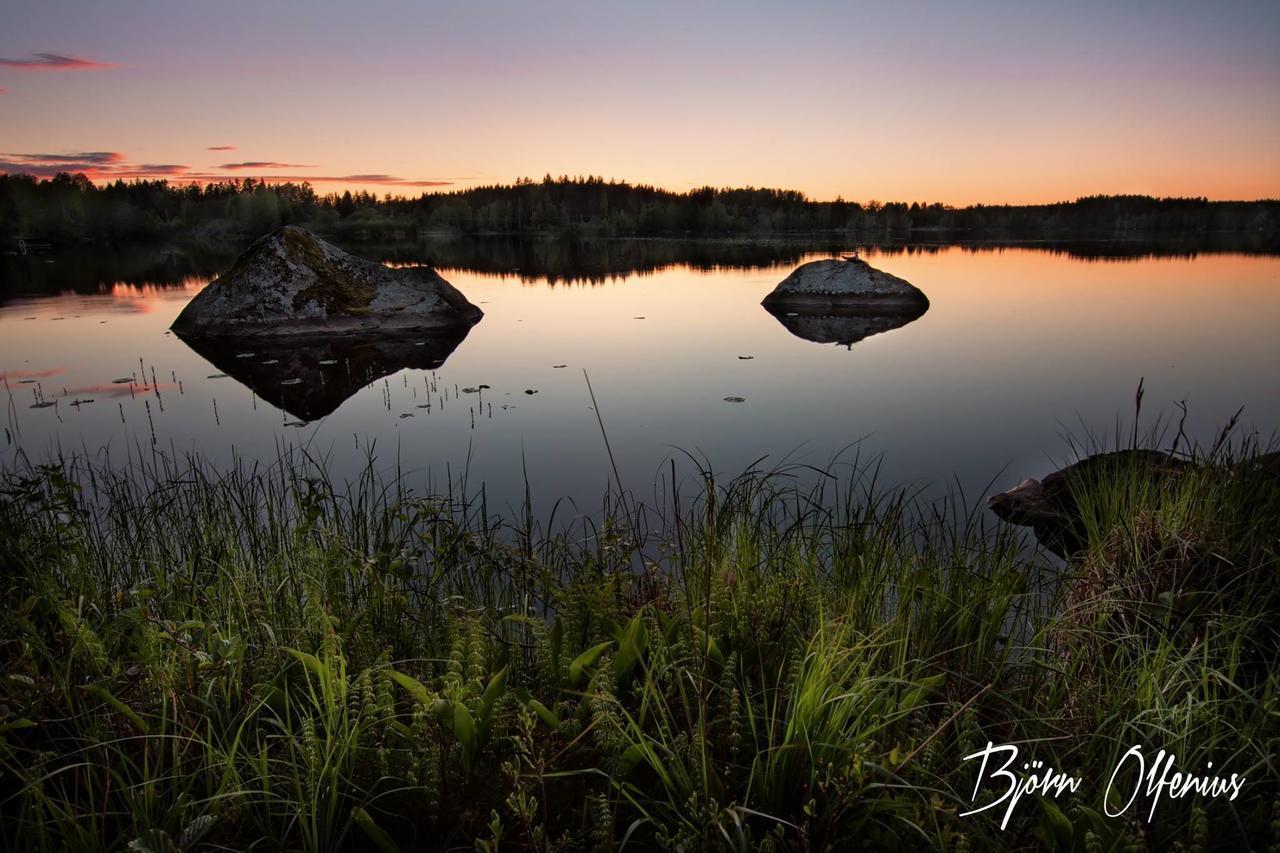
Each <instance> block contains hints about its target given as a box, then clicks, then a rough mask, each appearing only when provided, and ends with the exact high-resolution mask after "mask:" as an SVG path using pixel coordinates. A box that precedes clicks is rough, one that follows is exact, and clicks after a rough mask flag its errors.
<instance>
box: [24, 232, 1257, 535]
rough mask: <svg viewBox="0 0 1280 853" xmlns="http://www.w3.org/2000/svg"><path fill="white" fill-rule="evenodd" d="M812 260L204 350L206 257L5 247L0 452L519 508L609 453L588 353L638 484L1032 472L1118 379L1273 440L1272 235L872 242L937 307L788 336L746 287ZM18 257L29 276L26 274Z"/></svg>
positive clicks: (571, 486) (795, 321) (590, 492)
mask: <svg viewBox="0 0 1280 853" xmlns="http://www.w3.org/2000/svg"><path fill="white" fill-rule="evenodd" d="M826 256H828V255H827V254H825V253H822V254H819V253H811V254H808V255H803V256H800V257H798V258H797V257H795V256H794V255H789V256H787V257H786V258H785V259H784V260H782V261H780V262H776V263H771V262H768V261H765V262H759V261H753V262H751V264H752V265H750V266H745V267H744V266H726V267H721V268H714V267H710V266H708V265H702V264H700V265H699V267H698V268H694V267H692V266H689V265H684V264H674V265H669V266H665V267H659V268H658V269H650V270H646V271H644V272H638V273H631V274H628V273H625V272H624V273H619V274H615V275H608V276H597V277H595V278H594V280H595V281H596V282H597V283H581V284H574V283H566V282H565V281H564V279H563V278H562V277H559V276H557V277H555V280H554V281H553V280H551V279H548V278H547V277H545V276H540V275H537V274H531V273H528V272H519V271H514V272H510V273H505V274H498V273H492V272H478V271H475V269H462V268H442V269H441V272H442V273H443V274H444V275H445V277H446V278H448V279H449V280H450V281H451V282H452V283H453V284H454V285H456V286H457V287H459V288H460V289H461V290H462V291H463V292H464V293H465V294H466V295H467V296H468V298H470V299H471V301H473V302H475V303H477V304H480V306H481V307H482V308H483V309H484V311H485V317H484V319H483V320H482V321H481V322H480V323H479V324H478V325H477V326H475V327H474V328H473V329H472V330H471V331H470V333H469V334H468V335H467V336H466V337H465V339H463V340H461V341H460V342H456V341H450V342H443V343H441V342H436V341H422V342H419V343H420V344H421V346H420V347H419V348H418V349H417V350H416V351H415V350H414V349H413V347H410V348H409V349H408V350H407V351H406V350H405V348H404V347H403V346H402V347H400V348H399V349H398V350H397V349H395V348H391V349H389V350H385V349H384V350H383V351H369V350H365V351H358V352H352V351H347V350H344V351H328V350H325V351H315V352H301V353H299V352H292V351H290V352H281V351H265V350H264V351H263V352H254V349H255V347H254V346H252V345H248V346H246V347H245V348H244V349H243V351H232V352H229V353H220V354H216V355H215V356H214V357H213V360H212V361H211V360H209V359H207V358H206V357H205V356H202V355H200V354H198V353H197V352H195V351H193V350H192V349H191V348H190V347H189V346H188V345H187V344H185V343H183V342H182V341H181V340H179V339H178V338H176V337H174V336H173V335H171V334H169V333H168V331H167V330H168V327H169V324H170V323H171V322H172V321H173V319H174V317H175V316H176V315H177V314H178V312H179V311H180V310H181V309H182V307H183V306H184V305H185V304H186V302H187V301H188V300H189V299H190V298H191V297H192V295H194V294H195V293H196V292H198V291H199V290H200V288H201V287H203V286H204V285H205V283H206V281H207V280H208V279H209V278H211V277H212V276H213V274H214V272H216V269H211V270H209V271H208V272H206V273H204V274H201V275H191V276H190V277H188V278H186V279H185V280H183V281H181V283H180V284H167V285H155V284H151V283H149V282H148V281H147V280H145V277H144V278H139V277H137V276H136V275H135V276H134V277H132V278H129V277H124V278H123V279H122V280H119V281H114V280H113V278H112V276H111V272H110V267H109V265H106V266H104V268H103V269H104V271H103V272H101V273H100V274H99V275H100V283H99V284H98V285H95V286H93V287H91V288H86V287H85V286H84V282H83V281H80V280H77V281H75V282H74V283H72V282H70V281H68V282H67V285H66V288H65V289H64V288H62V287H61V286H60V285H59V272H58V270H59V267H58V263H59V259H58V258H57V257H56V256H52V257H47V258H35V259H30V260H26V259H24V260H22V261H21V262H20V263H22V264H38V265H42V266H41V267H40V268H39V269H38V270H36V271H35V272H36V273H38V275H34V274H33V271H32V270H26V271H25V272H23V271H22V270H20V269H19V268H18V267H15V266H12V265H11V266H9V267H7V269H8V270H9V271H10V272H9V274H8V281H6V282H0V299H2V300H3V303H2V304H0V370H2V371H3V373H4V377H5V386H6V387H7V393H8V399H7V401H5V402H6V404H7V416H6V418H5V420H4V423H5V425H6V428H7V430H8V432H7V433H6V435H5V437H4V438H5V440H4V443H3V444H2V445H0V462H11V461H12V460H13V459H14V458H15V456H16V455H17V454H18V453H20V452H25V453H26V454H27V455H28V456H30V457H32V458H33V459H37V460H39V459H41V458H44V457H47V456H48V454H50V453H51V452H56V451H57V450H59V449H61V450H63V451H71V450H88V451H91V452H97V451H100V450H101V449H103V448H108V449H109V453H110V456H111V458H112V459H113V460H117V461H120V462H123V461H124V460H125V459H126V458H127V456H128V453H129V452H130V451H132V452H133V453H135V454H136V453H137V452H138V450H139V449H141V450H142V452H144V453H150V452H152V449H153V447H154V448H155V449H156V450H158V451H160V452H164V453H183V452H187V451H196V452H199V453H201V454H203V455H205V456H207V457H210V458H212V459H214V460H225V459H227V458H228V457H229V456H230V455H231V454H232V453H233V452H236V453H239V454H243V455H246V456H249V457H253V458H261V459H264V460H272V459H274V458H276V455H277V451H278V448H279V447H280V446H281V445H282V444H285V445H287V444H296V445H306V446H307V447H308V448H309V449H310V450H311V451H312V452H313V453H315V454H317V455H327V456H328V457H329V459H330V462H331V465H332V466H333V468H334V469H335V471H337V472H338V473H340V474H341V473H349V472H352V471H354V470H355V468H356V467H357V466H358V465H359V464H361V462H362V461H363V459H364V455H365V454H366V453H367V452H369V450H370V448H373V452H375V453H376V455H377V458H378V460H379V464H380V465H383V466H385V467H387V468H388V469H389V468H390V467H392V466H394V465H395V464H397V461H398V464H399V466H400V467H401V468H403V469H404V470H406V471H408V472H409V473H410V476H411V477H412V478H413V479H414V480H415V482H416V483H417V484H419V486H420V487H422V488H426V487H428V486H429V485H434V486H436V487H437V488H439V487H441V486H443V484H444V482H445V478H446V477H452V478H454V479H455V480H456V479H457V478H458V477H459V476H461V475H462V474H463V473H464V472H465V474H466V476H467V478H468V484H469V488H470V489H471V490H475V489H476V488H478V487H479V484H480V483H484V484H485V488H486V491H487V495H488V498H489V501H490V506H491V507H496V508H501V507H503V506H504V505H507V504H518V503H519V501H520V500H521V498H522V496H523V493H524V483H525V477H526V474H527V477H528V480H529V483H530V486H531V488H532V490H533V493H534V496H535V502H536V503H537V504H538V505H539V506H540V507H543V508H544V509H545V508H549V506H550V504H551V503H552V502H553V501H554V499H556V498H559V497H562V496H567V497H571V498H573V499H574V500H575V501H577V503H578V505H579V507H580V508H582V509H584V510H588V509H592V508H594V507H596V506H598V501H599V498H600V497H601V495H602V493H603V492H604V491H605V489H606V488H607V487H608V484H609V481H610V476H611V470H610V465H609V459H608V456H607V454H606V449H605V444H604V441H603V439H602V437H601V432H600V426H599V424H598V422H597V413H596V411H595V410H594V409H593V408H592V404H591V398H590V395H589V393H588V387H587V383H586V380H585V378H584V371H585V372H586V374H587V375H588V376H589V377H590V382H591V385H592V387H593V388H594V390H595V396H596V400H597V402H598V404H599V408H600V412H599V414H600V415H601V417H602V418H603V420H604V424H605V427H606V429H607V432H608V437H609V441H610V443H611V445H612V448H613V452H614V456H615V457H616V460H617V463H618V469H619V473H620V475H621V478H622V481H623V485H624V486H625V487H626V488H628V489H631V490H632V491H635V492H637V493H639V494H640V496H641V497H642V498H647V497H650V496H652V494H653V488H654V484H655V482H656V480H657V478H658V476H659V474H660V473H665V472H666V471H667V470H668V467H667V466H668V464H669V463H668V462H667V460H669V459H670V458H672V456H673V454H674V455H676V456H677V458H682V457H681V456H680V455H679V454H678V449H683V450H687V451H689V452H692V453H694V454H697V455H704V456H705V457H706V458H707V459H708V460H709V461H710V463H711V464H712V465H713V466H714V468H715V469H716V471H717V472H720V473H725V474H731V473H737V472H738V471H740V470H741V469H742V468H743V467H745V466H746V465H748V464H750V463H751V462H753V461H755V460H757V459H760V458H762V457H767V459H766V462H765V463H764V464H766V465H770V464H776V463H781V462H783V461H788V462H798V463H808V464H813V465H818V466H825V465H827V464H828V462H829V461H830V460H831V459H832V457H833V456H834V455H835V454H837V453H838V452H839V451H840V450H841V449H842V448H846V447H847V446H848V445H850V444H851V443H853V442H858V448H859V449H860V452H861V453H862V455H863V457H864V458H866V457H870V456H880V457H882V468H881V470H882V479H884V480H886V481H892V482H903V481H910V482H912V483H916V484H918V485H920V486H922V487H924V488H925V489H926V490H929V491H940V490H942V489H945V488H948V487H951V486H953V485H955V484H956V483H958V484H960V485H961V486H962V487H963V488H964V489H965V490H966V492H967V493H968V494H969V495H970V496H975V495H977V494H979V493H981V492H982V490H983V489H984V488H985V487H986V486H987V485H988V483H989V481H991V480H992V478H996V482H997V484H998V485H1007V484H1011V483H1014V482H1017V481H1018V480H1019V479H1021V478H1023V477H1024V476H1033V475H1039V474H1043V473H1044V472H1045V471H1047V470H1050V469H1051V467H1053V466H1054V465H1055V463H1057V462H1060V461H1061V460H1062V459H1063V458H1064V457H1065V456H1066V454H1067V452H1068V448H1067V446H1066V444H1065V442H1064V440H1063V438H1062V436H1063V434H1064V433H1068V432H1069V433H1072V434H1075V435H1080V434H1081V433H1082V431H1083V430H1084V428H1085V426H1087V427H1088V428H1090V429H1093V430H1095V431H1106V430H1109V429H1110V428H1111V427H1112V426H1113V425H1114V423H1115V421H1116V419H1117V417H1118V416H1120V417H1126V418H1127V417H1129V416H1130V415H1131V413H1132V409H1133V395H1134V390H1135V388H1136V386H1137V384H1138V380H1139V378H1140V377H1145V383H1146V400H1145V407H1146V410H1147V411H1148V412H1153V411H1163V412H1164V413H1166V414H1169V413H1176V411H1177V410H1176V409H1175V406H1174V404H1175V402H1176V401H1182V400H1185V401H1186V403H1187V406H1188V407H1189V409H1190V412H1191V416H1190V419H1189V422H1188V432H1189V433H1191V434H1192V435H1193V437H1196V438H1199V439H1200V440H1202V441H1207V440H1211V439H1212V437H1213V435H1214V433H1215V431H1216V430H1217V429H1218V427H1220V426H1221V424H1222V423H1224V422H1225V421H1226V420H1227V419H1228V418H1229V417H1230V416H1231V415H1232V414H1233V413H1234V412H1235V411H1236V410H1237V409H1239V408H1240V407H1241V406H1243V407H1244V412H1243V415H1242V418H1241V423H1242V427H1243V429H1244V430H1245V431H1251V430H1256V431H1258V432H1260V433H1261V434H1262V435H1263V436H1264V437H1267V436H1270V435H1272V434H1273V432H1274V431H1275V429H1276V427H1277V425H1278V424H1280V394H1277V387H1276V368H1277V367H1280V335H1277V332H1276V327H1277V320H1280V258H1276V257H1268V256H1244V255H1228V254H1221V255H1200V256H1197V257H1193V258H1186V257H1177V258H1142V259H1133V260H1108V261H1087V260H1081V259H1077V258H1074V257H1071V256H1068V255H1065V254H1054V253H1050V252H1046V251H1041V250H1036V249H1003V250H998V251H971V250H967V249H961V248H950V249H945V250H942V251H939V252H934V253H919V254H910V253H897V254H884V255H877V254H872V255H871V257H870V260H871V262H872V263H873V264H875V265H876V266H878V267H880V268H882V269H884V270H886V271H888V272H891V273H893V274H895V275H899V276H901V277H903V278H906V279H907V280H909V281H911V282H913V283H914V284H916V285H917V286H918V287H920V288H921V289H922V290H924V291H925V293H926V294H927V295H928V296H929V298H930V300H931V302H932V305H931V307H930V309H929V311H928V312H927V313H926V314H925V315H924V316H923V317H921V318H919V319H918V320H915V321H914V322H911V323H908V324H906V325H904V326H902V327H900V328H896V329H890V330H887V331H883V332H880V333H878V334H873V335H870V336H868V337H866V338H865V339H863V340H860V341H858V342H856V343H853V344H852V345H849V346H845V345H841V344H840V343H832V342H826V343H824V342H819V341H814V340H810V339H806V338H805V337H802V336H801V335H808V336H809V337H816V338H819V339H821V340H826V341H833V340H834V341H841V340H846V339H847V338H849V337H856V333H857V332H858V329H857V328H856V327H852V328H853V331H852V332H850V331H849V330H850V328H851V327H850V326H848V325H845V326H841V325H839V324H834V325H833V324H831V323H829V322H823V321H814V322H808V323H806V322H803V319H804V318H781V319H779V318H775V317H774V316H772V315H770V314H769V313H767V312H766V311H765V310H764V309H763V308H761V307H760V304H759V303H760V300H761V298H763V297H764V295H765V294H766V293H768V292H769V291H770V290H771V289H772V288H773V286H774V285H775V284H776V283H777V282H778V281H780V280H781V279H782V278H784V277H785V276H786V275H787V274H788V273H789V272H790V271H791V270H792V269H793V268H794V267H795V266H796V264H797V263H798V262H800V261H803V260H810V259H814V258H818V257H826ZM15 269H19V272H20V273H21V274H15V273H14V272H13V271H14V270H15ZM34 280H39V281H40V282H43V285H42V289H43V290H44V291H45V292H43V293H30V292H23V291H24V290H30V289H31V285H30V282H31V281H34ZM50 283H52V284H50ZM86 289H89V290H93V291H95V292H91V293H84V292H83V291H84V290H86ZM73 290H79V291H81V292H73ZM50 291H54V292H53V293H50ZM57 291H62V292H57ZM787 321H790V322H787ZM789 327H790V328H789ZM797 333H798V334H797ZM454 344H456V347H455V346H454ZM206 355H208V353H206ZM270 362H275V363H274V364H271V363H270ZM326 362H332V363H326ZM404 365H410V366H408V367H406V366H404ZM561 365H563V366H561ZM433 366H434V367H435V369H431V368H432V367H433ZM388 371H389V372H388ZM383 373H386V375H385V376H384V375H381V374H383ZM153 375H154V380H153ZM126 378H127V379H129V380H130V381H129V382H116V381H115V380H120V379H126ZM250 386H252V387H250ZM481 386H487V387H481ZM253 388H257V389H258V390H257V392H255V390H253ZM466 389H476V390H472V391H467V390H466ZM527 391H536V392H537V393H534V394H529V393H526V392H527ZM348 394H349V395H350V396H347V395H348ZM726 398H734V399H732V400H728V401H727V400H726ZM737 398H741V401H737ZM77 401H80V402H79V403H78V404H77ZM43 403H54V404H55V405H42V404H43ZM326 412H327V414H326ZM844 458H846V459H852V452H851V451H847V452H846V454H845V457H844ZM684 470H685V471H686V472H687V471H688V468H687V466H686V467H685V468H684Z"/></svg>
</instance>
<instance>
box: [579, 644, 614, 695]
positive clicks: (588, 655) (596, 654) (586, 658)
mask: <svg viewBox="0 0 1280 853" xmlns="http://www.w3.org/2000/svg"><path fill="white" fill-rule="evenodd" d="M612 645H613V642H612V641H610V640H606V641H604V642H603V643H600V644H599V645H595V646H592V647H591V648H589V649H587V650H586V651H585V652H583V653H582V654H580V655H578V656H577V657H576V658H574V659H573V662H572V663H570V664H569V686H570V687H577V686H578V683H579V682H581V681H582V673H583V671H584V670H585V669H586V668H587V667H589V666H594V665H595V662H596V661H598V660H600V655H602V654H604V650H605V649H607V648H609V647H610V646H612Z"/></svg>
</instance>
